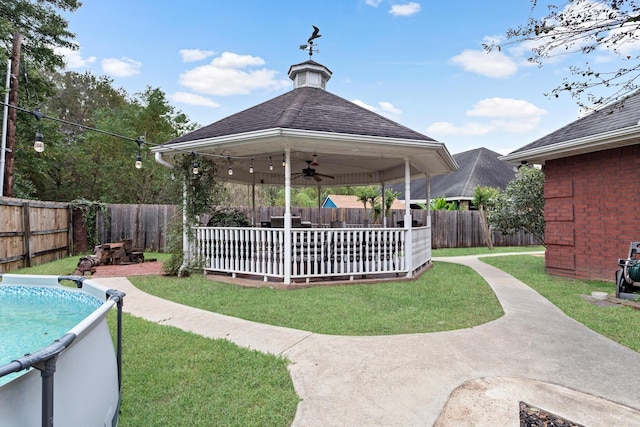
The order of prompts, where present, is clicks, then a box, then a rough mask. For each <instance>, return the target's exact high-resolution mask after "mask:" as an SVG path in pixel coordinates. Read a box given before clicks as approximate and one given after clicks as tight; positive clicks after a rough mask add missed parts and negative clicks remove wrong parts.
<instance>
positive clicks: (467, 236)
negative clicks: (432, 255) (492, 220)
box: [431, 210, 539, 249]
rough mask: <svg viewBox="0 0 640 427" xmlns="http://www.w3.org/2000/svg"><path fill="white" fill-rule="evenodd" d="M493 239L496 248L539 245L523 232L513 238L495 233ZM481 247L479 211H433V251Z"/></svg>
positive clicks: (482, 238)
mask: <svg viewBox="0 0 640 427" xmlns="http://www.w3.org/2000/svg"><path fill="white" fill-rule="evenodd" d="M492 238H493V244H494V246H531V245H539V243H538V242H536V240H535V239H534V238H533V236H532V235H531V234H529V233H527V232H525V231H522V230H521V231H519V232H517V233H516V234H514V235H513V236H507V235H504V234H502V233H499V232H497V231H493V232H492ZM479 246H485V243H484V232H483V230H482V225H481V224H480V212H479V211H444V210H437V211H431V247H432V248H433V249H440V248H473V247H479Z"/></svg>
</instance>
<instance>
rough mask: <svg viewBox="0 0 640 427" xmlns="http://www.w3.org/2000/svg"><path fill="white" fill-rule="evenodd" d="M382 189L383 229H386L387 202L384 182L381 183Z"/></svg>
mask: <svg viewBox="0 0 640 427" xmlns="http://www.w3.org/2000/svg"><path fill="white" fill-rule="evenodd" d="M380 189H381V191H382V204H381V207H382V227H383V228H386V227H387V215H386V213H387V206H386V205H387V201H386V200H385V195H384V182H381V183H380Z"/></svg>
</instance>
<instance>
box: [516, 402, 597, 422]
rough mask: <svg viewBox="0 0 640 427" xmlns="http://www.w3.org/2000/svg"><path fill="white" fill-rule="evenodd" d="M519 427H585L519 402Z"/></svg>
mask: <svg viewBox="0 0 640 427" xmlns="http://www.w3.org/2000/svg"><path fill="white" fill-rule="evenodd" d="M520 427H585V426H583V425H582V424H578V423H574V422H572V421H569V420H566V419H564V418H562V417H559V416H557V415H555V414H552V413H551V412H547V411H543V410H542V409H540V408H536V407H535V406H532V405H529V404H528V403H525V402H520Z"/></svg>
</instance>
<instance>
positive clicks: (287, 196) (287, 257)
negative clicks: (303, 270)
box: [284, 147, 291, 285]
mask: <svg viewBox="0 0 640 427" xmlns="http://www.w3.org/2000/svg"><path fill="white" fill-rule="evenodd" d="M284 154H285V160H284V161H285V166H284V206H285V207H284V283H285V285H289V284H290V283H291V149H290V148H288V147H287V148H285V150H284Z"/></svg>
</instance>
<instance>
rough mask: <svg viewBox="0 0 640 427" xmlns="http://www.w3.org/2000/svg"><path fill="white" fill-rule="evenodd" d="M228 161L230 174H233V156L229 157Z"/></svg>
mask: <svg viewBox="0 0 640 427" xmlns="http://www.w3.org/2000/svg"><path fill="white" fill-rule="evenodd" d="M227 162H228V163H229V175H233V168H232V167H231V157H230V156H229V157H227Z"/></svg>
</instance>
